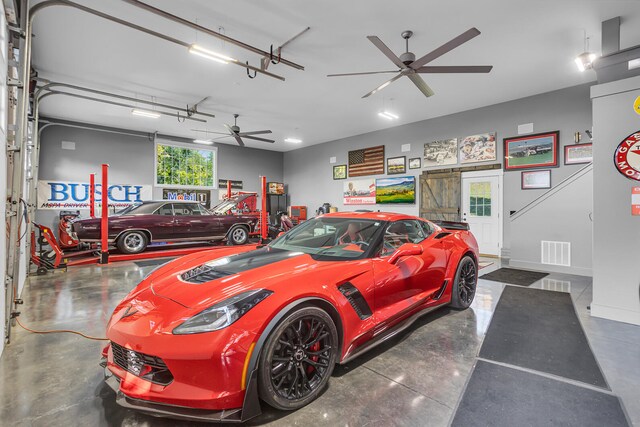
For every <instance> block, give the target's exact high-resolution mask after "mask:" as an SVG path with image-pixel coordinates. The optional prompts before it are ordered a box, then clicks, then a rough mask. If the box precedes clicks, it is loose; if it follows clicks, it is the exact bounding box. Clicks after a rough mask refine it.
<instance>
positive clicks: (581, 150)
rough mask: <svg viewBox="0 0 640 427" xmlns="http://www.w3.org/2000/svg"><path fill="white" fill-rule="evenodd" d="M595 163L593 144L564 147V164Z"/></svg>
mask: <svg viewBox="0 0 640 427" xmlns="http://www.w3.org/2000/svg"><path fill="white" fill-rule="evenodd" d="M592 161H593V144H592V143H591V142H587V143H585V144H573V145H565V146H564V164H565V165H579V164H581V163H591V162H592Z"/></svg>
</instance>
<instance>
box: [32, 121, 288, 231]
mask: <svg viewBox="0 0 640 427" xmlns="http://www.w3.org/2000/svg"><path fill="white" fill-rule="evenodd" d="M62 141H72V142H75V143H76V149H75V150H63V149H62V144H61V142H62ZM217 147H218V177H219V178H224V179H233V180H241V181H243V182H244V189H243V190H244V191H257V192H259V191H260V179H259V177H260V175H265V176H266V177H267V179H268V180H269V181H280V182H282V180H283V177H282V170H283V155H282V153H280V152H275V151H267V150H258V149H252V148H241V147H237V146H232V145H227V144H217ZM154 156H155V154H154V144H153V142H152V141H149V140H148V139H146V138H138V137H134V136H127V135H119V134H114V133H107V132H100V131H94V130H84V129H76V128H70V127H64V126H51V127H49V128H46V129H45V130H44V131H43V132H42V142H41V149H40V176H39V179H41V180H60V181H80V182H88V181H89V174H91V173H96V174H97V175H96V181H97V182H99V180H100V165H101V164H102V163H108V164H109V181H110V182H112V183H121V184H129V183H131V184H143V185H153V183H154V170H153V168H154ZM212 193H213V194H212V200H214V201H215V200H217V190H214V191H213V192H212ZM153 196H154V198H156V199H161V198H162V190H161V189H160V188H154V194H153ZM57 215H58V211H53V210H38V211H37V212H36V221H38V222H41V223H43V224H45V225H48V226H54V227H57V220H56V218H57Z"/></svg>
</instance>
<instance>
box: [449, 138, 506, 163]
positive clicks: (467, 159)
mask: <svg viewBox="0 0 640 427" xmlns="http://www.w3.org/2000/svg"><path fill="white" fill-rule="evenodd" d="M497 148H498V147H497V145H496V133H495V132H490V133H481V134H478V135H471V136H467V137H466V138H464V139H462V140H461V141H460V146H459V147H458V151H459V152H460V163H462V164H464V163H478V162H490V161H495V160H496V159H497V158H498V153H497V151H498V150H497Z"/></svg>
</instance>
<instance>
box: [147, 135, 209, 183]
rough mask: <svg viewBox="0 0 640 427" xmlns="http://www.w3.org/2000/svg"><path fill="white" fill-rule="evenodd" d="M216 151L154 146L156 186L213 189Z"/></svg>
mask: <svg viewBox="0 0 640 427" xmlns="http://www.w3.org/2000/svg"><path fill="white" fill-rule="evenodd" d="M215 168H216V151H215V150H211V149H200V148H187V147H181V146H176V145H167V144H160V143H157V144H156V185H163V186H184V187H213V186H214V182H215Z"/></svg>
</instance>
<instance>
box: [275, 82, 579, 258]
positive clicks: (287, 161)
mask: <svg viewBox="0 0 640 427" xmlns="http://www.w3.org/2000/svg"><path fill="white" fill-rule="evenodd" d="M589 87H590V85H589V84H587V85H580V86H575V87H571V88H566V89H562V90H558V91H554V92H548V93H544V94H540V95H535V96H531V97H528V98H522V99H518V100H514V101H509V102H505V103H501V104H496V105H491V106H488V107H483V108H479V109H475V110H469V111H465V112H462V113H457V114H452V115H448V116H443V117H438V118H434V119H429V120H424V121H421V122H416V123H411V124H407V125H402V126H397V127H393V128H389V129H385V130H381V131H376V132H371V133H367V134H363V135H357V136H353V137H349V138H344V139H339V140H335V141H331V142H328V143H325V144H320V145H314V146H311V147H308V148H301V149H298V150H294V151H289V152H286V153H285V155H284V179H285V182H286V183H287V185H288V192H289V194H290V201H291V204H294V205H307V207H308V208H309V210H310V211H315V209H317V207H318V206H320V205H321V204H322V203H324V202H329V203H331V204H332V205H333V206H338V208H339V210H353V209H358V208H363V209H387V210H394V211H397V212H403V213H409V214H414V215H417V214H418V204H416V205H412V206H402V205H398V206H397V207H396V206H393V207H389V205H386V206H384V207H382V206H375V207H366V206H362V207H354V206H344V205H343V204H342V183H343V181H333V180H332V166H333V165H331V164H330V163H329V158H330V157H333V156H335V157H336V158H337V163H336V164H346V163H347V152H348V151H349V150H354V149H358V148H365V147H370V146H375V145H381V144H384V145H385V149H386V152H385V156H386V157H393V156H407V159H409V158H411V157H422V154H423V146H424V143H425V142H429V141H434V140H438V139H446V138H455V137H457V138H463V137H465V136H468V135H473V134H477V133H483V132H492V131H495V132H497V138H498V149H499V151H498V154H499V155H498V159H501V158H502V157H503V154H502V152H503V149H502V138H505V137H511V136H516V135H517V127H518V125H519V124H523V123H533V125H534V132H536V133H537V132H544V131H554V130H560V145H561V147H560V151H561V153H560V157H559V159H560V167H559V168H555V169H552V173H551V174H552V178H551V179H552V185H554V184H556V183H558V182H560V181H562V180H563V179H564V178H566V177H568V176H569V175H571V174H572V173H574V172H576V171H577V170H578V169H580V167H581V166H576V165H572V166H563V165H562V162H563V158H564V153H563V148H562V146H564V145H566V144H573V133H574V132H575V131H580V132H582V134H583V137H584V138H586V140H583V142H588V137H587V136H586V135H584V130H585V129H591V102H590V99H589ZM438 96H444V95H438ZM429 102H430V101H429V100H425V108H426V106H427V105H428V103H429ZM328 125H330V124H328ZM407 143H409V144H411V151H410V152H406V153H403V152H401V147H400V146H401V145H402V144H407ZM420 172H421V171H420V170H417V169H416V170H407V175H415V176H418V175H419V174H420ZM377 177H382V175H378V176H377ZM542 193H544V190H521V189H520V172H505V176H504V198H503V201H504V203H503V206H504V212H503V215H502V217H503V218H508V214H509V211H511V210H518V209H520V208H521V207H523V206H524V205H526V204H527V203H529V202H530V201H532V200H534V199H535V198H536V197H538V196H540V195H541V194H542ZM510 235H511V234H510V223H509V221H508V220H505V221H504V239H503V240H504V241H503V254H504V255H507V256H508V254H509V252H508V249H509V242H510Z"/></svg>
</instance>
